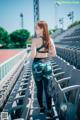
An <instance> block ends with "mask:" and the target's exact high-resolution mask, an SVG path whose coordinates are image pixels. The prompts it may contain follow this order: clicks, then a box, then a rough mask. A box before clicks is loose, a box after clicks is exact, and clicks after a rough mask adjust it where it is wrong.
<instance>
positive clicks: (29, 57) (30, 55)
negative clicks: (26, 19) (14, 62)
mask: <svg viewBox="0 0 80 120" xmlns="http://www.w3.org/2000/svg"><path fill="white" fill-rule="evenodd" d="M35 41H36V39H32V45H31V53H29V56H28V60H29V59H34V57H35V56H36V42H35Z"/></svg>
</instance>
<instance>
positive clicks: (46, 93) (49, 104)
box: [43, 77, 51, 110]
mask: <svg viewBox="0 0 80 120" xmlns="http://www.w3.org/2000/svg"><path fill="white" fill-rule="evenodd" d="M48 81H49V80H48V79H47V78H45V77H43V83H44V92H45V96H46V103H47V109H48V110H50V109H51V96H50V95H49V94H48Z"/></svg>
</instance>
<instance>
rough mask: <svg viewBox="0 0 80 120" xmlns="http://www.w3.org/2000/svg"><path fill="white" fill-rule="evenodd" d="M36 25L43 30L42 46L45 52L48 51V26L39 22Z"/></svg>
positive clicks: (49, 42) (43, 22)
mask: <svg viewBox="0 0 80 120" xmlns="http://www.w3.org/2000/svg"><path fill="white" fill-rule="evenodd" d="M37 25H38V26H39V27H40V28H43V44H44V45H45V51H48V50H49V48H50V46H51V41H50V37H49V31H48V25H47V23H46V22H45V21H39V22H38V23H37Z"/></svg>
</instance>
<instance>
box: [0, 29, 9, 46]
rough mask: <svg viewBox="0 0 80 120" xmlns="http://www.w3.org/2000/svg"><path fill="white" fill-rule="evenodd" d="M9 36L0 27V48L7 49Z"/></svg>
mask: <svg viewBox="0 0 80 120" xmlns="http://www.w3.org/2000/svg"><path fill="white" fill-rule="evenodd" d="M9 43H10V36H9V34H8V32H7V31H6V30H5V29H4V28H2V27H0V48H9Z"/></svg>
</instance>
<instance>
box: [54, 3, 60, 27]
mask: <svg viewBox="0 0 80 120" xmlns="http://www.w3.org/2000/svg"><path fill="white" fill-rule="evenodd" d="M54 5H55V7H54V8H55V28H58V17H57V16H58V7H59V5H60V3H59V2H57V1H55V2H54Z"/></svg>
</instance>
